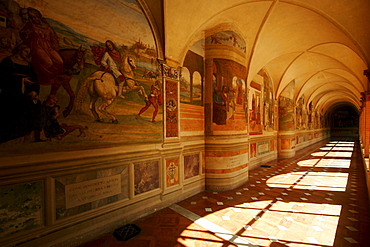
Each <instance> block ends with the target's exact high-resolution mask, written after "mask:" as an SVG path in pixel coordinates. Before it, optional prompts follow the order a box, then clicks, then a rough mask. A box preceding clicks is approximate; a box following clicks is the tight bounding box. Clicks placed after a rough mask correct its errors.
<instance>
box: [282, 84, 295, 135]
mask: <svg viewBox="0 0 370 247" xmlns="http://www.w3.org/2000/svg"><path fill="white" fill-rule="evenodd" d="M294 88H295V81H294V80H293V81H291V82H290V83H289V84H288V85H287V86H286V88H285V89H284V91H283V92H282V93H281V94H280V96H279V130H280V131H293V130H295V117H294V101H293V97H294Z"/></svg>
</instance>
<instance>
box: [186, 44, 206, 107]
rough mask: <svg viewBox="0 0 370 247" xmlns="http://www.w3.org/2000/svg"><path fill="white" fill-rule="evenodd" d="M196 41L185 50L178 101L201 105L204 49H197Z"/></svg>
mask: <svg viewBox="0 0 370 247" xmlns="http://www.w3.org/2000/svg"><path fill="white" fill-rule="evenodd" d="M203 42H204V39H202V40H200V41H198V42H196V43H195V44H194V45H193V46H192V47H191V48H190V49H189V51H188V52H187V54H186V56H185V60H184V65H183V68H182V71H181V76H180V102H181V103H186V104H192V105H200V106H202V105H203V78H204V51H203V49H202V50H201V51H198V50H199V49H198V46H199V44H203Z"/></svg>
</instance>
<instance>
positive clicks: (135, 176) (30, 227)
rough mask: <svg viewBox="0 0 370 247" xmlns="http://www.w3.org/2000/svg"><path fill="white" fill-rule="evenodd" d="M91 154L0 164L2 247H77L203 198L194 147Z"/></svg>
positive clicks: (198, 153)
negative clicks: (173, 206) (194, 198)
mask: <svg viewBox="0 0 370 247" xmlns="http://www.w3.org/2000/svg"><path fill="white" fill-rule="evenodd" d="M95 151H96V152H91V150H90V151H89V152H86V153H85V152H83V151H78V152H76V153H75V154H72V153H71V152H69V153H67V152H66V153H54V154H50V155H54V156H55V157H56V156H57V157H58V159H54V160H53V159H51V160H50V161H47V159H45V157H43V156H42V155H33V156H27V157H24V156H23V157H20V156H17V157H16V158H4V157H3V158H0V164H1V165H0V166H1V180H0V194H1V195H2V200H1V202H0V208H1V217H0V223H1V224H0V239H1V241H0V242H1V246H13V245H15V244H19V243H22V242H25V241H28V242H27V243H24V244H22V245H20V246H46V245H45V244H46V243H47V246H52V245H56V246H76V245H78V244H81V243H83V242H85V241H87V240H89V239H91V238H93V236H96V235H97V234H99V235H101V234H104V233H106V232H111V231H113V230H114V229H116V228H118V227H120V226H122V225H124V224H127V223H129V222H132V221H133V220H135V219H138V218H140V217H142V216H145V215H148V214H150V213H152V212H154V211H156V210H158V209H161V208H164V207H166V206H168V205H170V204H173V203H176V202H177V201H179V200H183V199H185V198H187V197H189V196H191V195H193V194H196V193H199V192H200V191H203V190H204V162H203V159H204V155H203V152H202V148H201V147H198V146H196V145H195V146H189V147H186V148H184V147H178V148H172V149H164V148H161V146H160V145H143V146H135V150H133V149H131V150H130V149H126V150H125V148H123V147H121V148H111V149H97V150H95ZM77 153H78V155H77ZM48 155H49V154H48ZM48 155H47V156H48ZM76 155H77V156H76ZM73 157H78V158H73ZM22 160H24V162H23V161H22ZM30 160H32V162H30ZM35 236H40V238H38V239H35V240H32V239H33V238H34V237H35ZM29 240H30V241H29Z"/></svg>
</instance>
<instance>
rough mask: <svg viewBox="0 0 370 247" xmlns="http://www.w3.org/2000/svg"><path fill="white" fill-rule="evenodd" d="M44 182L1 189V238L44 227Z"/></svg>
mask: <svg viewBox="0 0 370 247" xmlns="http://www.w3.org/2000/svg"><path fill="white" fill-rule="evenodd" d="M43 193H44V190H43V182H41V181H38V182H31V183H27V184H19V185H14V186H9V187H3V188H0V195H1V201H0V238H2V237H5V236H8V235H11V234H14V233H17V232H20V231H23V230H27V229H32V228H36V227H40V226H42V225H43V224H44V223H43V218H42V215H43V204H44V199H43Z"/></svg>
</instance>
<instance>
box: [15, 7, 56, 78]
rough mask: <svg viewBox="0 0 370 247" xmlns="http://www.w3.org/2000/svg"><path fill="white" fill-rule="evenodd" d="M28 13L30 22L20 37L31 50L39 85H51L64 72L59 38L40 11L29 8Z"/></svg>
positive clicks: (20, 33) (22, 30)
mask: <svg viewBox="0 0 370 247" xmlns="http://www.w3.org/2000/svg"><path fill="white" fill-rule="evenodd" d="M27 13H28V17H29V21H28V22H27V23H26V24H25V25H24V27H23V28H22V29H21V30H20V32H19V35H20V37H21V39H22V40H23V43H24V44H25V45H27V46H28V47H29V48H30V49H31V56H32V65H33V67H34V68H35V72H36V74H37V75H38V80H39V83H40V84H41V85H50V84H52V83H53V82H52V80H53V79H55V78H56V77H57V76H58V75H59V74H61V73H62V72H63V59H62V57H61V56H60V54H59V53H58V51H59V42H58V37H57V35H56V33H55V31H54V30H53V29H52V28H51V27H50V25H49V24H48V23H47V22H46V21H45V20H44V19H43V17H42V15H41V13H40V12H39V11H38V10H36V9H33V8H28V12H27Z"/></svg>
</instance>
